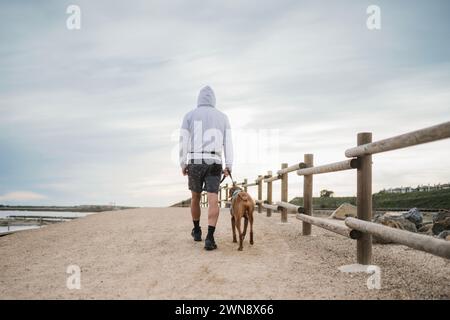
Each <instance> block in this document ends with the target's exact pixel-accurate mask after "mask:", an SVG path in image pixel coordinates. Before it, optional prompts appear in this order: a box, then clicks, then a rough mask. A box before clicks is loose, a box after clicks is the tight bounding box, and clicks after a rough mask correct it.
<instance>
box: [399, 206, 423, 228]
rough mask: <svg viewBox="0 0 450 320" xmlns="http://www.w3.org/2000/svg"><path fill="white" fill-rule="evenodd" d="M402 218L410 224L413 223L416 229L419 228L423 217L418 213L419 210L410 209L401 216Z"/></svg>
mask: <svg viewBox="0 0 450 320" xmlns="http://www.w3.org/2000/svg"><path fill="white" fill-rule="evenodd" d="M403 216H404V217H405V218H406V219H408V220H409V221H411V222H412V223H414V224H415V225H416V227H419V226H420V225H421V224H422V221H423V215H422V212H420V210H419V209H417V208H412V209H410V210H409V211H408V212H406V213H405V214H403Z"/></svg>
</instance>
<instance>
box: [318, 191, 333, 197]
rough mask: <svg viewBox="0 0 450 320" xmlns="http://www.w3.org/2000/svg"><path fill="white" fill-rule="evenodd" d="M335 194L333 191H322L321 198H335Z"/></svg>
mask: <svg viewBox="0 0 450 320" xmlns="http://www.w3.org/2000/svg"><path fill="white" fill-rule="evenodd" d="M333 194H334V192H333V191H331V190H327V189H323V190H320V197H321V198H331V197H332V196H333Z"/></svg>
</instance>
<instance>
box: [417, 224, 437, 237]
mask: <svg viewBox="0 0 450 320" xmlns="http://www.w3.org/2000/svg"><path fill="white" fill-rule="evenodd" d="M432 228H433V223H432V222H428V223H424V224H423V225H422V226H421V227H420V228H419V229H417V232H420V233H424V234H428V235H432V234H433V231H432V230H431V229H432Z"/></svg>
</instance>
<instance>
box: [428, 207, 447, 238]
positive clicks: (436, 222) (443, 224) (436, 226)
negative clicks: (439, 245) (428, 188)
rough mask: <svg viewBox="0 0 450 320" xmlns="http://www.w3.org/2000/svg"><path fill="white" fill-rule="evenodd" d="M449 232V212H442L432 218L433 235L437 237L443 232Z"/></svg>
mask: <svg viewBox="0 0 450 320" xmlns="http://www.w3.org/2000/svg"><path fill="white" fill-rule="evenodd" d="M446 230H450V211H448V210H442V211H439V212H438V213H436V214H435V215H434V216H433V228H432V231H433V234H434V235H438V234H440V233H441V232H443V231H446Z"/></svg>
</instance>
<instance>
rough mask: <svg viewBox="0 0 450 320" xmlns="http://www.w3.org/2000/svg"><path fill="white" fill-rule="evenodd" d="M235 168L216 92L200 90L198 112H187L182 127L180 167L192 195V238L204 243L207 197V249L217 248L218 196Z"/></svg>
mask: <svg viewBox="0 0 450 320" xmlns="http://www.w3.org/2000/svg"><path fill="white" fill-rule="evenodd" d="M222 151H223V155H224V158H225V168H224V169H223V170H222ZM232 164H233V145H232V141H231V128H230V122H229V120H228V117H227V116H226V115H225V114H224V113H222V112H220V111H219V110H217V109H216V97H215V95H214V91H213V90H212V89H211V88H210V87H209V86H206V87H204V88H202V89H201V90H200V93H199V95H198V101H197V108H195V109H194V110H192V111H190V112H188V113H187V114H186V115H185V116H184V118H183V123H182V125H181V133H180V165H181V169H182V173H183V175H188V178H189V179H188V180H189V183H188V184H189V190H191V193H192V199H191V215H192V221H193V223H194V229H192V233H191V234H192V237H193V238H194V240H195V241H201V240H202V230H201V228H200V196H201V193H202V191H206V192H207V194H208V234H207V236H206V239H205V249H206V250H214V249H216V248H217V245H216V242H215V241H214V231H215V229H216V224H217V219H218V218H219V204H218V195H217V194H218V192H219V184H220V178H221V175H222V173H223V174H224V175H225V176H228V175H229V174H230V173H231V168H232Z"/></svg>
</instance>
